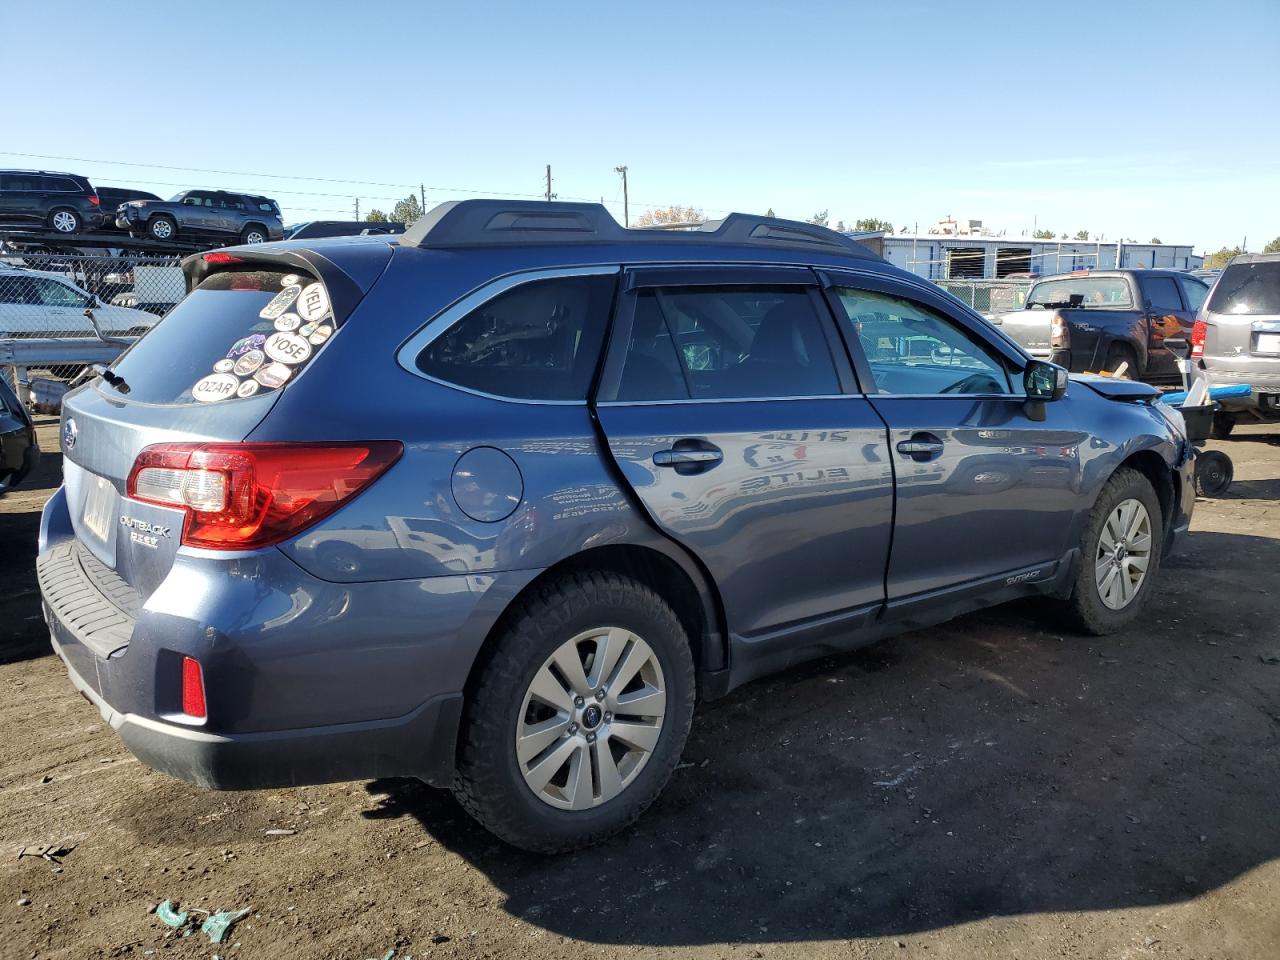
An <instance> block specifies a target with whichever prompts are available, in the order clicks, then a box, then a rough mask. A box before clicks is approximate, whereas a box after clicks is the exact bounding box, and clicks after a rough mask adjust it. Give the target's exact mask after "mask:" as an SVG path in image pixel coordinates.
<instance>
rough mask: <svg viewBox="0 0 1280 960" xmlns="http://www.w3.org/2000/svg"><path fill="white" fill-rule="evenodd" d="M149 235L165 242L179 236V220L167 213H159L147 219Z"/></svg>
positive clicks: (153, 238)
mask: <svg viewBox="0 0 1280 960" xmlns="http://www.w3.org/2000/svg"><path fill="white" fill-rule="evenodd" d="M147 236H148V237H150V238H151V239H152V240H159V241H160V242H161V243H164V242H166V241H169V240H173V239H175V238H176V237H177V236H178V222H177V221H176V220H174V219H173V217H171V216H168V215H167V214H163V213H162V214H158V215H157V216H154V217H152V218H151V219H150V220H148V221H147Z"/></svg>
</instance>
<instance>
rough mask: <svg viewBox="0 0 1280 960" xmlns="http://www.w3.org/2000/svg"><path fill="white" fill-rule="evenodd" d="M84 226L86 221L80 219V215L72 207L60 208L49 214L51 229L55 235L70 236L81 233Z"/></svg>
mask: <svg viewBox="0 0 1280 960" xmlns="http://www.w3.org/2000/svg"><path fill="white" fill-rule="evenodd" d="M82 226H84V221H83V220H81V219H80V214H78V213H76V211H74V210H72V209H71V208H70V207H58V208H56V209H54V210H52V211H50V213H49V227H50V229H52V230H53V231H54V232H55V233H65V234H67V235H68V236H70V235H71V234H73V233H79V232H80V228H81V227H82Z"/></svg>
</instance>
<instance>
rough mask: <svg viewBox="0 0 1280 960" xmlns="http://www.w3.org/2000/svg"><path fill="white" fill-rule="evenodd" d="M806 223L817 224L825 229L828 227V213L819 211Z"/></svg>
mask: <svg viewBox="0 0 1280 960" xmlns="http://www.w3.org/2000/svg"><path fill="white" fill-rule="evenodd" d="M806 222H808V223H816V224H817V225H818V226H820V227H825V226H826V225H827V211H826V210H820V211H818V212H817V213H815V214H814V215H813V216H812V217H810V218H809V219H808V221H806Z"/></svg>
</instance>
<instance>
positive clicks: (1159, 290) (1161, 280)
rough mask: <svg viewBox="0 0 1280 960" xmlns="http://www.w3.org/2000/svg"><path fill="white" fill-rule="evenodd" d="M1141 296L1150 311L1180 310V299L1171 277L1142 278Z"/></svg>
mask: <svg viewBox="0 0 1280 960" xmlns="http://www.w3.org/2000/svg"><path fill="white" fill-rule="evenodd" d="M1142 295H1143V296H1144V297H1146V298H1147V302H1148V303H1149V304H1151V309H1152V310H1181V309H1182V298H1181V297H1180V296H1178V285H1177V284H1176V283H1175V282H1174V280H1173V278H1172V277H1144V278H1143V280H1142Z"/></svg>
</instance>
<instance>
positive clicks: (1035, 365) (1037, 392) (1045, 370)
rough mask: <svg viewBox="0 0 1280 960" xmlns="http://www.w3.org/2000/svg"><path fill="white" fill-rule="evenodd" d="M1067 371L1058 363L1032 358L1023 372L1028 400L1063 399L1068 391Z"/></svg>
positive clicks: (1023, 382)
mask: <svg viewBox="0 0 1280 960" xmlns="http://www.w3.org/2000/svg"><path fill="white" fill-rule="evenodd" d="M1067 382H1068V380H1067V371H1066V370H1064V369H1063V368H1062V367H1060V366H1058V365H1057V364H1056V363H1046V362H1045V361H1043V360H1032V361H1031V362H1030V363H1028V364H1027V369H1026V370H1025V371H1023V374H1022V385H1023V388H1024V389H1025V390H1026V394H1027V399H1028V400H1040V401H1054V400H1061V399H1062V397H1063V395H1064V394H1066V392H1067Z"/></svg>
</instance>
